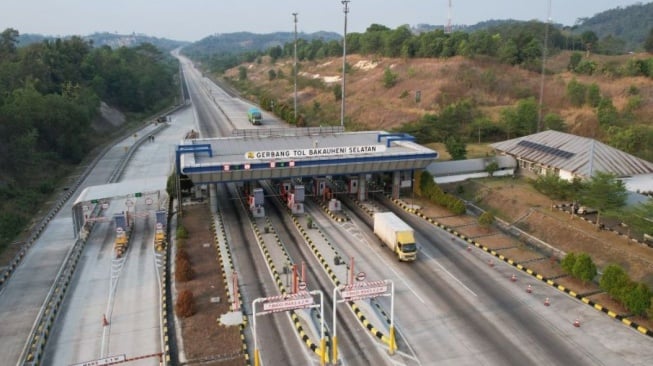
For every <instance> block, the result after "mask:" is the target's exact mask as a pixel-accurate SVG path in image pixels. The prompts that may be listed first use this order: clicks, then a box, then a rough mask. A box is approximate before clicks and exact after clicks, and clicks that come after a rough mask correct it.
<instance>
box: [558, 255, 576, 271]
mask: <svg viewBox="0 0 653 366" xmlns="http://www.w3.org/2000/svg"><path fill="white" fill-rule="evenodd" d="M575 264H576V253H574V252H569V253H567V255H566V256H565V257H564V258H563V259H562V261H561V262H560V266H561V267H562V269H563V270H564V271H565V273H567V274H572V273H573V271H574V265H575Z"/></svg>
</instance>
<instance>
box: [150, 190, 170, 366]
mask: <svg viewBox="0 0 653 366" xmlns="http://www.w3.org/2000/svg"><path fill="white" fill-rule="evenodd" d="M172 202H173V200H169V201H168V206H167V207H166V230H165V234H164V235H165V238H164V240H163V242H161V243H156V238H155V243H154V244H155V245H156V247H155V250H156V251H161V252H162V258H161V263H162V266H163V271H162V276H161V326H162V328H163V329H162V332H163V345H162V346H163V357H164V358H165V362H164V365H168V364H170V361H171V355H170V322H169V321H168V319H169V317H170V315H171V314H172V313H173V312H174V311H172V312H171V313H168V301H167V300H168V299H172V291H170V286H169V284H170V268H171V267H170V260H169V259H170V250H171V249H170V245H169V241H168V240H167V239H168V238H169V237H170V215H169V212H170V209H171V206H172ZM171 303H172V304H174V302H171Z"/></svg>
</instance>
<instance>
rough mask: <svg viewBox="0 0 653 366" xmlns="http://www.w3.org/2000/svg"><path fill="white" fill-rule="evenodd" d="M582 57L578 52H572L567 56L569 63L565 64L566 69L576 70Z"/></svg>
mask: <svg viewBox="0 0 653 366" xmlns="http://www.w3.org/2000/svg"><path fill="white" fill-rule="evenodd" d="M582 59H583V55H582V54H581V53H580V52H574V53H572V54H571V56H569V64H568V65H567V70H569V71H576V67H578V64H579V63H580V61H581V60H582Z"/></svg>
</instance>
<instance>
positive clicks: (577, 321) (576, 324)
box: [574, 318, 580, 328]
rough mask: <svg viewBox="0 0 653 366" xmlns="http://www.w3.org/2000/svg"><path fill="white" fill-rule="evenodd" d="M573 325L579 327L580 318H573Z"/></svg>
mask: <svg viewBox="0 0 653 366" xmlns="http://www.w3.org/2000/svg"><path fill="white" fill-rule="evenodd" d="M574 327H576V328H580V320H578V318H576V320H574Z"/></svg>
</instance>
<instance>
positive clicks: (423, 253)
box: [421, 251, 478, 297]
mask: <svg viewBox="0 0 653 366" xmlns="http://www.w3.org/2000/svg"><path fill="white" fill-rule="evenodd" d="M421 255H425V256H426V257H428V258H429V259H431V260H433V262H435V264H437V265H438V267H440V269H441V270H443V271H444V272H445V273H446V274H448V275H449V277H451V278H452V279H453V280H454V281H456V282H458V284H459V285H460V286H462V288H464V289H465V290H467V291H468V292H469V293H470V294H472V295H474V296H476V297H478V295H476V293H474V291H472V290H471V289H470V288H469V287H467V286H465V284H463V283H462V282H460V280H459V279H458V278H456V276H454V275H453V274H452V273H451V272H449V271H447V270H446V269H445V268H444V267H443V266H442V265H441V264H440V262H438V261H437V260H436V259H435V258H433V257H431V256H430V255H428V254H426V253H425V252H423V251H422V252H421Z"/></svg>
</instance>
